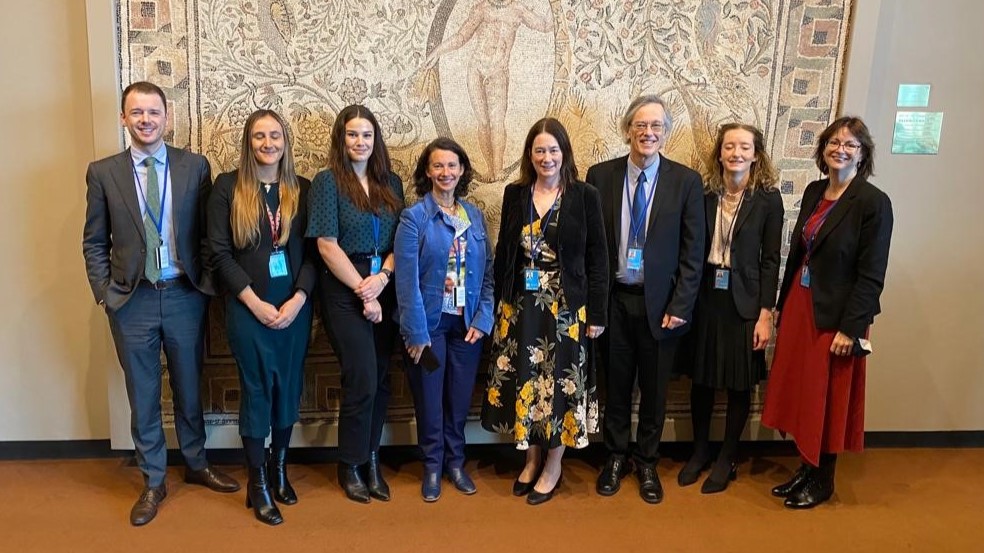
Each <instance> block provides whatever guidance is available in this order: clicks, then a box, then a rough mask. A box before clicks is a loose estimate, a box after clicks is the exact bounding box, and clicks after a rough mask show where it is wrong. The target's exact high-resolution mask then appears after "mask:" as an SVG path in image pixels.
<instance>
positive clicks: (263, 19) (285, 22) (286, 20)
mask: <svg viewBox="0 0 984 553" xmlns="http://www.w3.org/2000/svg"><path fill="white" fill-rule="evenodd" d="M256 23H257V28H258V29H259V31H260V37H261V38H262V39H263V42H264V43H266V45H267V46H268V47H270V49H271V50H273V53H274V54H276V56H277V59H279V60H280V61H281V62H283V64H284V65H285V66H287V67H293V68H295V71H296V68H297V67H299V66H300V61H299V60H298V58H297V55H296V53H295V52H294V51H293V48H292V41H293V38H294V33H295V32H296V31H297V18H296V17H294V13H293V11H292V10H291V8H290V6H289V5H288V2H287V0H267V1H266V2H261V3H260V5H259V7H258V9H257V13H256Z"/></svg>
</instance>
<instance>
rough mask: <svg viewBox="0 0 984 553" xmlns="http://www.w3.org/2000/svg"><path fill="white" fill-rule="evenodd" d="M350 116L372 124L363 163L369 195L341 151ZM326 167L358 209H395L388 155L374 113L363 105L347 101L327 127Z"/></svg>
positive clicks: (396, 203) (343, 147) (397, 204)
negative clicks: (327, 158) (348, 103)
mask: <svg viewBox="0 0 984 553" xmlns="http://www.w3.org/2000/svg"><path fill="white" fill-rule="evenodd" d="M353 119H365V120H366V121H369V123H370V124H372V132H373V141H372V153H371V154H370V155H369V162H368V163H367V164H366V176H367V177H368V179H369V197H368V198H367V197H366V194H365V192H364V191H363V190H362V184H361V183H359V177H357V176H356V174H355V170H353V169H352V160H350V159H349V157H348V154H347V153H346V152H345V125H346V124H347V123H348V122H349V121H351V120H353ZM328 157H329V160H328V168H329V169H331V171H332V173H334V174H335V180H336V182H337V183H338V188H339V189H340V190H341V191H342V193H343V194H345V196H347V197H348V199H350V200H352V203H353V204H355V206H356V207H357V208H359V209H360V210H361V211H374V212H378V211H379V210H380V209H381V208H382V209H386V210H389V211H391V212H394V213H395V212H396V211H397V210H398V209H399V208H400V204H399V202H398V201H397V199H396V195H394V194H393V190H392V189H391V188H390V167H391V165H390V157H389V152H388V151H387V150H386V143H385V142H383V132H382V129H381V128H380V127H379V122H378V121H376V117H375V116H374V115H373V114H372V112H371V111H369V109H368V108H366V107H365V106H359V105H351V106H347V107H345V108H344V109H342V111H340V112H338V117H336V118H335V124H334V125H333V126H332V128H331V148H330V150H329V152H328Z"/></svg>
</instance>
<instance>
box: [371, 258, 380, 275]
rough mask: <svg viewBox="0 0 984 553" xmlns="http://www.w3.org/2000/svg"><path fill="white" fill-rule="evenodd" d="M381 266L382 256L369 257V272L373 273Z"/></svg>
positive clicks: (377, 271)
mask: <svg viewBox="0 0 984 553" xmlns="http://www.w3.org/2000/svg"><path fill="white" fill-rule="evenodd" d="M382 268H383V258H382V257H379V256H378V255H374V256H372V257H370V258H369V274H370V275H375V274H377V273H379V271H380V270H381V269H382Z"/></svg>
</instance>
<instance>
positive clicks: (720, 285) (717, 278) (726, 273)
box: [714, 269, 731, 290]
mask: <svg viewBox="0 0 984 553" xmlns="http://www.w3.org/2000/svg"><path fill="white" fill-rule="evenodd" d="M730 283H731V270H730V269H715V270H714V289H715V290H727V289H728V285H729V284H730Z"/></svg>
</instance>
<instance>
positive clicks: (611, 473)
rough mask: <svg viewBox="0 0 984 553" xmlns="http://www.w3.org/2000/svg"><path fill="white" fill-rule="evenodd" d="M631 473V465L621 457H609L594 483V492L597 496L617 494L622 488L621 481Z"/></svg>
mask: <svg viewBox="0 0 984 553" xmlns="http://www.w3.org/2000/svg"><path fill="white" fill-rule="evenodd" d="M631 471H632V465H631V464H630V463H629V461H628V460H627V459H626V458H625V457H624V456H622V455H611V456H609V457H608V461H607V462H606V463H605V468H603V469H601V474H599V475H598V481H597V482H596V483H595V491H597V492H598V495H604V496H606V497H607V496H612V495H615V494H616V493H618V490H619V488H621V487H622V479H623V478H625V476H626V475H627V474H629V473H630V472H631Z"/></svg>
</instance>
